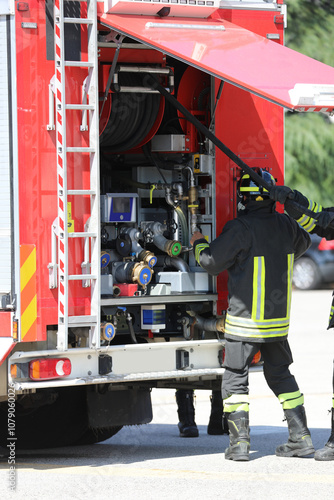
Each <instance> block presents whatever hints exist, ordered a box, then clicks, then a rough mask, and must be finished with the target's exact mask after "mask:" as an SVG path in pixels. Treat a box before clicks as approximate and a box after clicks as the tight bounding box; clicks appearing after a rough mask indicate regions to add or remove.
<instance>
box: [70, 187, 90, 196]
mask: <svg viewBox="0 0 334 500" xmlns="http://www.w3.org/2000/svg"><path fill="white" fill-rule="evenodd" d="M72 194H79V195H82V196H83V195H85V194H88V195H90V196H94V195H96V191H94V190H92V189H68V190H67V196H69V195H72Z"/></svg>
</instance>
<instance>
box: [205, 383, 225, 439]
mask: <svg viewBox="0 0 334 500" xmlns="http://www.w3.org/2000/svg"><path fill="white" fill-rule="evenodd" d="M210 400H211V415H210V420H209V424H208V429H207V432H208V434H210V435H211V436H221V435H222V434H228V424H227V418H226V417H225V416H224V415H223V399H222V394H221V391H212V396H210Z"/></svg>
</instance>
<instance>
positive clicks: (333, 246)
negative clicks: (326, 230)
mask: <svg viewBox="0 0 334 500" xmlns="http://www.w3.org/2000/svg"><path fill="white" fill-rule="evenodd" d="M318 248H319V250H334V240H329V241H327V240H326V238H322V240H321V241H320V243H319V246H318Z"/></svg>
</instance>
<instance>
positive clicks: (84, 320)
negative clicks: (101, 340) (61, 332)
mask: <svg viewBox="0 0 334 500" xmlns="http://www.w3.org/2000/svg"><path fill="white" fill-rule="evenodd" d="M68 324H69V325H72V326H73V325H76V326H80V325H85V326H89V325H92V326H94V325H96V316H69V317H68Z"/></svg>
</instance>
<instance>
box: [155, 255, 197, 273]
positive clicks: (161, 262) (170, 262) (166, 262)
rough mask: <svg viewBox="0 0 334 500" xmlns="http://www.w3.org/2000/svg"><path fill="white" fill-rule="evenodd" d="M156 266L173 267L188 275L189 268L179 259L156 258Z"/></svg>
mask: <svg viewBox="0 0 334 500" xmlns="http://www.w3.org/2000/svg"><path fill="white" fill-rule="evenodd" d="M157 265H158V266H160V267H173V268H174V269H177V270H178V271H181V272H183V273H190V267H189V266H188V264H187V263H186V262H185V261H184V260H183V259H181V258H180V257H170V256H169V255H159V256H158V263H157Z"/></svg>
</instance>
